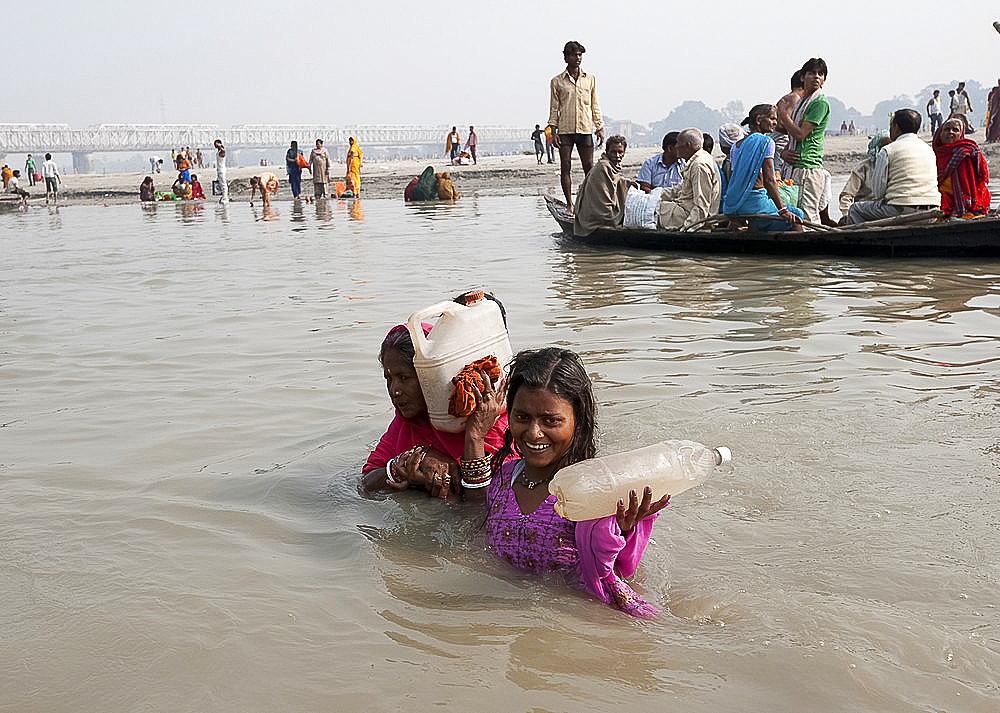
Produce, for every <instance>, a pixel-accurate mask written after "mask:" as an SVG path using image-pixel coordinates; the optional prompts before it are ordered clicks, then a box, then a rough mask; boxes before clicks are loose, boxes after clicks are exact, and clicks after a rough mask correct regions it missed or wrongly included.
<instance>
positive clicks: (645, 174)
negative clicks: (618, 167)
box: [635, 131, 684, 193]
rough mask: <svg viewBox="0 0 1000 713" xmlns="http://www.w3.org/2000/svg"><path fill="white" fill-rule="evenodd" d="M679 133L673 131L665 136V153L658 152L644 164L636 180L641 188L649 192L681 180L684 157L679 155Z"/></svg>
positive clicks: (668, 186)
mask: <svg viewBox="0 0 1000 713" xmlns="http://www.w3.org/2000/svg"><path fill="white" fill-rule="evenodd" d="M677 134H678V132H676V131H671V132H670V133H669V134H667V135H666V136H664V137H663V153H660V154H656V155H655V156H652V157H650V158H647V159H646V161H645V162H644V163H643V164H642V168H640V169H639V175H638V176H636V178H635V180H636V182H637V183H638V184H639V188H641V189H642V190H644V191H645V192H646V193H649V192H650V191H652V190H653V189H654V188H670V187H671V186H676V185H677V184H678V183H680V182H681V171H683V170H684V159H682V158H680V157H678V156H677Z"/></svg>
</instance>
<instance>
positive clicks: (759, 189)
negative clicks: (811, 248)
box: [722, 104, 804, 232]
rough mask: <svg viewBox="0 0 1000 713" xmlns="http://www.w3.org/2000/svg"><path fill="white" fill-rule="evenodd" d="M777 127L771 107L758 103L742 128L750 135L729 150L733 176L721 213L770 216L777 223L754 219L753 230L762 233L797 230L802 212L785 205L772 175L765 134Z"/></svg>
mask: <svg viewBox="0 0 1000 713" xmlns="http://www.w3.org/2000/svg"><path fill="white" fill-rule="evenodd" d="M777 124H778V113H777V110H776V108H775V106H774V105H773V104H758V105H757V106H755V107H753V108H752V109H751V110H750V115H749V116H747V118H746V119H744V120H743V122H742V125H744V126H747V127H748V128H749V129H750V133H749V134H748V135H747V136H746V137H744V138H742V139H740V140H739V141H737V142H736V143H734V144H733V146H732V148H731V149H730V150H729V159H730V161H731V162H732V167H733V173H732V176H731V177H730V179H729V185H728V187H727V188H726V198H725V201H724V202H723V205H722V212H723V213H725V214H726V215H763V214H766V215H773V216H776V217H778V218H781V220H766V219H755V220H753V221H751V225H752V226H753V228H754V229H756V230H760V231H764V232H781V231H785V230H789V229H794V230H801V229H802V228H801V225H797V224H800V223H801V222H802V218H803V217H804V213H803V212H802V211H801V210H799V209H798V208H795V207H791V206H786V205H785V202H784V200H782V198H781V193H780V192H779V191H778V179H777V178H776V177H775V172H774V139H772V138H771V137H770V136H769V134H770V133H771V132H773V131H774V129H775V127H776V126H777Z"/></svg>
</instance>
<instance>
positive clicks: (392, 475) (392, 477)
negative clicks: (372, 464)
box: [385, 456, 408, 485]
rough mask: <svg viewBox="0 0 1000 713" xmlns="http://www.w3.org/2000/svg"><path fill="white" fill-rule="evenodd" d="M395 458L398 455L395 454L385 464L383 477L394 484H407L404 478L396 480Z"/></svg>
mask: <svg viewBox="0 0 1000 713" xmlns="http://www.w3.org/2000/svg"><path fill="white" fill-rule="evenodd" d="M397 458H399V456H396V457H395V458H393V459H391V460H390V461H389V462H388V463H386V464H385V477H386V480H388V481H390V482H393V483H395V484H396V485H403V484H404V483H406V484H408V481H406V480H396V459H397Z"/></svg>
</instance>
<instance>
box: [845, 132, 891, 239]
mask: <svg viewBox="0 0 1000 713" xmlns="http://www.w3.org/2000/svg"><path fill="white" fill-rule="evenodd" d="M888 144H889V132H887V131H880V132H878V133H877V134H875V135H874V136H873V137H872V138H871V141H869V142H868V156H867V157H865V159H864V160H863V161H862V162H861V163H859V164H858V165H857V166H855V167H854V170H853V171H851V175H850V176H848V178H847V183H846V184H845V185H844V190H842V191H841V192H840V214H841V215H842V216H843V217H842V218H841V219H840V225H844V224H845V223H846V222H847V214H848V212H849V211H850V210H851V205H853V203H854V201H870V200H872V199H873V198H874V197H875V194H874V193H872V175H873V174H874V173H875V158H876V157H877V156H878V152H879V149H881V148H882V147H883V146H887V145H888Z"/></svg>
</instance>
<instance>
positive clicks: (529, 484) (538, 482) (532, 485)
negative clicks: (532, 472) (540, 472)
mask: <svg viewBox="0 0 1000 713" xmlns="http://www.w3.org/2000/svg"><path fill="white" fill-rule="evenodd" d="M553 475H554V474H553ZM552 477H553V476H552V475H550V476H549V477H548V478H542V479H541V480H528V476H526V475H525V474H524V471H523V470H522V471H521V482H522V483H524V487H526V488H527V489H528V490H534V489H535V488H537V487H538V486H539V485H541V484H542V483H547V482H549V481H550V480H552Z"/></svg>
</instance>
